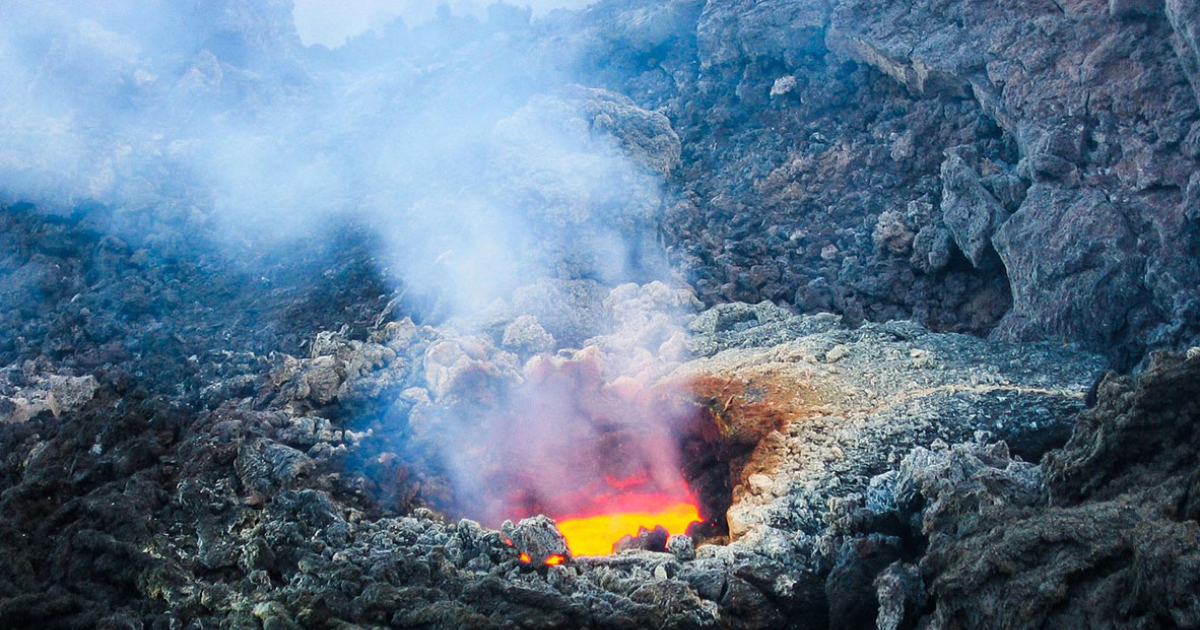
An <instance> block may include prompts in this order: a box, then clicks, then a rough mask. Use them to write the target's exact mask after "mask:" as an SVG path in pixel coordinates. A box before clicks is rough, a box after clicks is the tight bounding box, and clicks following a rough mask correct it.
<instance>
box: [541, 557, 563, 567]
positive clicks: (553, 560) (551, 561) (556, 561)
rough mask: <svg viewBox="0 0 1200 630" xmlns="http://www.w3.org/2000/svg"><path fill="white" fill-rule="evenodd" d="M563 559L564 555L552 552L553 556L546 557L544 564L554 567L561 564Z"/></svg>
mask: <svg viewBox="0 0 1200 630" xmlns="http://www.w3.org/2000/svg"><path fill="white" fill-rule="evenodd" d="M564 560H566V557H564V556H560V555H558V554H554V555H553V556H550V557H549V558H546V566H548V567H555V566H558V565H560V564H562V563H563V561H564Z"/></svg>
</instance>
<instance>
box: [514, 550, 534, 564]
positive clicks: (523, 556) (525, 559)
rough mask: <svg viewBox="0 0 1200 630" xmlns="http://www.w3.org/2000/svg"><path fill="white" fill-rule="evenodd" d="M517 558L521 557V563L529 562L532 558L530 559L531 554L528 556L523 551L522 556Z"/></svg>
mask: <svg viewBox="0 0 1200 630" xmlns="http://www.w3.org/2000/svg"><path fill="white" fill-rule="evenodd" d="M517 557H519V558H520V559H521V562H529V561H530V560H531V558H530V557H529V554H527V553H525V552H523V551H522V552H521V555H520V556H517Z"/></svg>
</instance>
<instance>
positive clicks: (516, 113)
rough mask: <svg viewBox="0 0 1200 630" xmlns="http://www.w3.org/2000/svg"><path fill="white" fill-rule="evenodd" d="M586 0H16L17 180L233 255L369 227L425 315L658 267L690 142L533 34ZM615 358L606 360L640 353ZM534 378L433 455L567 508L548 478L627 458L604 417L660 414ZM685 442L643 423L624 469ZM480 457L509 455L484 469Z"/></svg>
mask: <svg viewBox="0 0 1200 630" xmlns="http://www.w3.org/2000/svg"><path fill="white" fill-rule="evenodd" d="M583 4H585V3H582V2H578V1H575V2H571V1H565V2H558V3H554V2H538V3H534V4H533V6H531V7H530V6H514V5H508V4H502V3H496V4H489V5H487V6H484V5H483V4H482V3H478V2H459V3H451V4H448V5H447V4H434V3H423V2H392V3H388V2H379V1H375V2H359V3H351V4H345V5H338V6H337V7H332V6H330V5H328V3H316V2H298V3H296V4H295V5H294V6H293V4H292V3H291V2H286V1H283V2H276V1H267V2H261V3H250V2H233V1H228V2H215V3H213V2H185V3H178V2H149V3H148V2H142V1H137V2H134V1H132V0H128V1H122V2H111V3H91V4H86V5H82V6H74V5H72V4H68V3H36V4H35V3H15V2H10V3H5V4H4V5H2V6H0V25H2V26H0V66H2V67H3V68H4V69H5V72H4V73H3V74H2V75H0V191H2V194H3V197H2V199H3V200H4V201H7V202H15V201H28V202H31V203H33V204H35V205H36V206H37V207H38V209H39V210H38V211H40V212H46V213H51V214H54V213H74V214H78V213H80V212H85V213H88V214H89V215H91V216H89V218H88V220H89V221H90V222H91V223H92V224H93V225H96V226H98V227H99V229H101V230H102V231H107V232H112V233H116V234H119V235H121V236H122V237H123V238H125V239H127V240H132V241H133V242H135V243H137V244H139V245H141V244H146V241H147V235H148V234H149V233H150V232H152V227H151V226H153V225H155V224H158V223H166V224H170V225H171V226H172V227H173V228H174V229H175V230H176V231H177V232H179V233H182V234H183V235H184V237H185V238H187V239H191V240H193V241H194V242H195V246H196V247H200V248H208V247H211V248H212V249H213V250H214V251H217V252H219V253H220V254H221V255H222V256H225V257H227V258H231V259H234V260H242V261H252V260H254V255H255V253H256V252H258V251H260V250H262V249H264V248H273V249H285V250H286V249H292V250H295V251H297V252H303V250H304V249H305V248H306V247H308V246H309V245H308V243H310V242H312V241H314V240H320V238H321V235H322V234H323V233H324V231H326V230H330V229H338V228H339V227H342V226H346V225H350V226H354V227H355V228H356V229H364V230H365V231H366V233H368V234H370V235H372V238H371V240H372V241H373V242H374V243H376V244H377V247H378V249H377V251H376V252H375V257H374V258H375V261H376V264H377V266H378V268H379V271H380V272H381V274H382V275H383V277H385V278H386V279H388V280H390V281H392V282H393V283H394V290H395V291H396V293H397V294H399V295H403V296H406V300H407V302H406V303H407V304H418V305H424V306H423V307H422V308H423V312H424V313H425V314H426V315H428V317H425V318H424V319H425V320H426V321H429V322H431V323H438V322H443V321H446V320H448V319H457V320H463V319H466V320H472V319H478V317H477V316H478V314H479V313H480V312H483V311H486V310H487V309H489V308H493V307H494V304H495V303H496V301H497V300H501V301H503V300H504V299H511V296H512V295H513V293H514V290H517V289H518V288H520V287H529V286H532V285H535V284H537V283H538V282H540V281H545V280H546V279H558V280H588V281H598V282H599V283H601V284H603V285H608V286H613V285H615V284H617V283H620V282H624V281H628V280H643V281H644V280H649V279H654V278H659V277H664V274H665V272H664V271H663V270H662V268H661V266H660V264H659V263H658V262H657V259H656V257H655V256H654V254H653V251H654V249H655V248H654V246H653V245H652V243H650V240H651V239H649V238H648V237H647V236H646V235H648V234H651V233H652V232H651V230H649V229H647V227H648V226H650V225H651V224H652V221H653V219H654V217H655V216H656V215H657V213H658V212H659V211H660V209H661V208H662V206H663V204H664V198H663V180H664V177H665V176H667V175H669V174H670V172H671V171H672V170H673V169H674V168H676V167H677V165H678V161H679V153H680V148H679V140H678V138H677V137H676V136H675V134H674V132H673V131H672V130H671V128H670V125H669V123H668V122H667V120H666V118H665V117H663V116H662V115H660V114H657V113H654V112H649V111H645V110H642V109H640V108H638V107H636V106H635V105H633V103H632V102H631V101H629V100H628V99H626V98H624V97H621V96H618V95H615V94H612V93H609V92H605V91H603V90H598V89H590V88H587V87H584V86H581V85H577V84H575V81H574V78H573V76H572V73H571V68H570V62H569V58H570V54H569V51H566V50H560V49H555V48H554V45H553V43H552V44H546V41H550V42H554V41H555V40H554V39H553V38H538V37H535V35H536V34H537V33H538V31H539V29H540V28H542V25H543V22H542V21H541V20H542V19H554V14H553V13H552V12H551V13H549V14H547V12H548V11H550V10H551V9H554V8H556V7H558V6H560V5H562V6H581V5H583ZM538 16H545V17H544V18H543V17H538ZM535 42H539V43H536V44H535ZM149 244H150V245H153V243H149ZM285 262H286V259H285ZM246 264H251V263H249V262H247V263H246ZM525 295H527V296H528V295H531V293H530V292H529V291H526V292H525ZM532 295H535V296H536V297H534V298H532V299H534V300H536V301H540V302H541V303H540V304H538V305H537V310H539V311H540V312H543V313H556V314H557V315H558V316H560V317H561V316H563V311H567V310H570V309H579V308H581V306H580V303H579V302H578V301H571V300H570V299H568V298H570V297H571V291H570V290H568V291H565V292H562V291H560V292H558V293H555V292H549V293H546V292H540V293H539V292H536V291H535V292H533V293H532ZM558 298H563V300H562V301H557V300H558ZM526 301H527V302H528V301H529V300H528V299H527V300H526ZM566 316H567V317H568V318H569V317H574V315H569V314H568V315H566ZM458 330H459V331H460V332H462V333H463V334H466V335H470V334H472V333H474V332H477V330H475V329H473V324H469V323H468V324H466V325H465V327H459V328H458ZM555 332H559V331H555ZM664 340H665V338H664V335H662V334H659V335H658V336H657V337H656V338H655V339H653V340H651V341H652V342H653V345H651V346H650V347H651V349H654V348H657V347H658V345H659V344H661V343H662V342H663V341H664ZM583 341H584V339H583V338H570V337H564V335H563V334H562V333H561V332H559V339H558V342H559V345H576V346H578V345H579V344H580V343H582V342H583ZM553 349H554V348H553V347H549V346H548V347H544V348H541V350H542V351H549V350H553ZM437 359H438V357H436V356H435V357H431V359H430V360H431V361H436V360H437ZM611 359H615V360H616V362H615V363H610V365H609V366H608V367H606V369H607V370H609V371H610V372H612V373H610V374H607V375H606V376H607V377H608V378H615V377H616V376H619V375H621V370H620V368H619V367H613V366H616V365H619V364H620V363H621V362H622V361H625V359H627V357H613V358H611ZM597 369H599V368H597ZM513 373H514V374H515V373H516V372H513ZM520 380H521V378H520V377H517V378H516V380H515V381H514V382H519V381H520ZM544 382H546V383H548V385H547V386H546V389H539V387H537V386H531V385H528V384H526V385H524V386H521V387H520V388H519V389H515V390H512V391H509V392H506V393H504V394H503V395H502V396H501V399H500V400H498V401H497V402H496V404H497V408H496V409H495V410H490V411H489V410H483V411H480V410H479V409H478V408H475V409H473V410H472V411H471V412H470V414H465V412H464V414H460V417H450V418H447V419H444V425H445V427H449V429H448V430H449V431H451V432H460V431H467V432H475V433H477V434H478V435H479V436H482V437H483V439H482V440H476V444H477V448H475V449H474V450H467V449H461V448H458V447H457V446H455V447H453V448H450V449H447V451H446V452H445V453H443V454H442V455H443V459H444V465H445V466H446V469H447V470H448V471H449V473H450V474H451V476H452V477H455V478H456V480H455V481H456V483H455V487H456V490H457V491H458V492H459V493H460V494H462V493H465V494H468V495H477V496H476V498H475V499H471V498H470V497H468V498H467V499H466V501H468V502H472V501H473V502H475V503H480V504H482V503H488V504H489V505H490V504H494V503H495V502H496V501H497V499H499V500H500V502H501V503H504V502H505V501H507V500H508V499H506V498H505V497H508V496H521V495H523V493H524V494H525V495H529V494H530V493H532V495H534V496H532V497H531V498H529V497H527V498H526V499H521V501H525V502H526V503H527V504H528V505H529V506H531V509H540V508H541V507H551V508H555V509H557V510H558V511H559V512H563V511H568V512H569V511H571V510H572V504H571V503H570V502H564V501H561V500H556V498H555V497H554V496H553V495H554V494H555V493H556V491H557V490H560V489H561V490H563V491H576V492H577V491H578V490H580V489H581V488H583V487H587V485H588V483H589V482H599V481H601V478H602V477H603V476H604V475H605V474H608V473H609V472H611V470H610V469H611V468H612V467H611V466H607V467H606V465H604V464H602V463H601V462H600V460H602V459H605V458H610V457H613V456H614V455H613V454H612V453H607V452H606V451H605V449H606V448H608V447H606V446H604V444H603V443H604V441H605V439H604V438H603V435H602V434H603V433H605V432H606V431H610V430H612V429H611V428H606V427H607V424H606V425H605V426H593V424H591V423H592V421H593V420H597V419H599V420H597V421H602V422H603V423H610V424H612V423H615V424H613V426H619V427H623V428H622V430H623V431H626V432H630V431H633V429H632V428H630V425H631V423H635V422H643V423H647V422H648V423H653V422H654V421H655V419H654V418H649V417H647V418H640V417H624V418H618V417H611V416H612V413H611V411H610V412H608V416H605V417H601V416H604V414H598V413H596V412H587V413H583V412H581V411H579V410H578V409H577V407H578V406H579V405H581V404H583V405H588V404H590V405H596V404H598V403H597V401H598V400H601V399H602V398H603V397H604V396H609V397H611V396H612V395H611V394H607V393H604V394H602V393H601V390H602V388H603V383H602V382H601V381H597V380H595V379H591V380H587V381H586V383H584V384H583V385H580V386H576V387H569V386H565V385H563V383H562V379H545V381H544ZM510 385H511V383H510ZM452 416H453V414H452ZM576 416H579V417H578V418H576ZM663 420H664V421H666V420H671V419H670V418H664V419H663ZM485 425H486V426H485ZM568 425H570V426H571V427H574V428H568ZM506 426H516V427H519V429H520V430H516V431H514V430H508V429H506V428H505V427H506ZM662 429H663V428H662V427H657V428H656V427H645V430H646V432H647V434H648V435H649V434H655V435H656V434H657V432H661V430H662ZM659 437H661V436H659ZM436 441H441V442H447V441H449V442H454V439H453V436H452V435H443V436H441V437H440V438H439V439H438V440H435V442H436ZM610 441H611V440H610ZM669 445H670V440H669V439H657V438H656V439H655V440H653V441H652V442H649V441H646V440H642V446H640V447H638V449H637V452H636V453H634V454H633V455H623V457H626V458H628V457H633V458H634V459H635V460H637V461H634V462H632V463H629V462H626V463H625V464H622V465H623V466H625V468H627V469H628V470H627V473H628V474H625V473H622V474H621V475H619V476H621V477H622V478H624V477H629V478H633V477H638V478H641V479H643V485H646V484H648V485H649V486H650V489H651V490H653V489H655V487H656V486H663V485H665V486H670V488H671V489H672V490H673V491H677V490H678V489H679V487H680V486H681V482H680V481H679V479H678V472H677V470H676V471H675V472H671V471H670V470H665V471H664V468H666V469H670V468H672V467H673V466H674V464H675V460H674V454H672V453H669V451H670V448H669ZM610 450H611V449H610ZM581 458H582V459H581ZM481 460H488V461H491V462H493V463H496V462H499V464H497V466H499V468H497V469H493V470H492V471H490V472H489V473H488V475H486V477H487V479H484V480H480V479H477V478H476V477H480V474H479V473H480V469H479V462H480V461H481ZM580 461H590V462H591V464H588V465H586V466H584V467H582V468H581V467H580V466H579V462H580ZM503 462H511V463H512V465H513V468H512V469H511V470H507V471H506V470H503V467H504V463H503ZM567 471H571V472H572V474H571V475H566V472H567ZM568 477H570V478H569V479H568ZM580 477H586V478H580ZM646 479H649V481H645V480H646ZM663 480H666V481H663ZM660 481H662V483H659V482H660ZM482 496H486V497H488V501H486V502H483V501H480V500H479V499H480V497H482ZM588 500H589V501H590V498H589V499H588ZM534 506H535V507H534ZM510 507H511V506H507V505H501V506H499V507H496V508H494V509H492V508H489V509H488V514H490V515H501V514H512V513H513V511H512V510H511V509H509V508H510ZM591 507H593V506H591V505H590V504H589V508H591ZM581 509H582V508H581Z"/></svg>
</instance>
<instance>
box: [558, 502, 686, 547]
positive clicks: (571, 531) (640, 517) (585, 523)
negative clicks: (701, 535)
mask: <svg viewBox="0 0 1200 630" xmlns="http://www.w3.org/2000/svg"><path fill="white" fill-rule="evenodd" d="M660 505H661V507H653V506H643V507H642V508H641V509H635V510H630V511H620V512H612V513H605V514H596V515H592V516H578V517H572V518H562V519H558V531H560V532H562V535H563V538H565V539H566V541H567V547H568V548H569V549H570V550H571V554H572V555H575V556H602V555H606V554H610V553H612V552H613V545H614V544H615V543H616V542H617V541H618V540H620V539H621V538H622V537H623V536H626V535H629V536H637V535H638V530H639V529H641V528H645V529H654V528H655V527H657V526H660V525H661V526H662V527H663V528H664V529H666V530H667V531H668V532H670V533H671V534H672V535H674V534H683V533H685V532H686V531H687V528H688V526H689V525H691V524H692V523H696V522H699V521H701V520H703V519H701V518H700V510H699V508H697V507H696V505H695V504H693V503H689V502H686V501H679V502H674V503H672V502H665V503H662V504H660Z"/></svg>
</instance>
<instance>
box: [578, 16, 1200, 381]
mask: <svg viewBox="0 0 1200 630" xmlns="http://www.w3.org/2000/svg"><path fill="white" fill-rule="evenodd" d="M668 4H670V5H671V6H672V7H675V10H676V12H677V13H678V11H679V10H680V9H679V7H682V6H688V3H668ZM1185 5H1187V6H1185ZM634 6H636V5H635V3H616V2H614V3H608V4H607V5H606V10H605V11H604V12H601V11H600V10H599V9H597V10H595V11H594V16H593V17H594V18H595V19H596V20H599V22H600V25H599V26H597V25H595V24H594V23H589V22H587V21H586V20H583V21H582V24H586V25H589V26H591V27H592V28H606V27H607V26H608V25H610V24H627V23H628V21H630V20H632V19H633V16H634V15H640V14H639V13H637V11H640V10H641V9H635V8H633V7H634ZM1188 6H1190V5H1188V3H1184V2H1167V3H1165V4H1164V3H1161V2H1159V3H1155V2H1115V1H1114V2H1110V3H1107V4H1105V3H1085V2H1068V3H1057V4H1056V3H1041V4H1038V3H1033V4H1029V3H1001V4H998V5H995V6H990V5H989V6H987V7H980V6H978V5H977V4H976V3H969V2H959V3H949V4H946V3H934V2H926V3H923V2H918V3H915V4H913V3H895V2H890V1H886V0H851V1H837V2H829V3H824V2H807V3H774V4H772V3H768V4H763V3H753V6H751V4H750V3H742V2H737V1H734V0H712V1H709V2H706V3H703V7H702V9H701V10H700V11H699V13H698V15H697V17H696V22H695V27H694V32H693V31H692V28H691V27H690V26H680V37H679V39H678V40H677V41H676V43H675V47H674V48H672V49H671V50H670V51H669V52H661V53H655V54H658V55H659V57H657V58H660V59H661V60H662V64H663V68H664V69H663V70H661V71H650V70H642V69H639V68H637V67H636V66H634V65H632V64H630V65H627V66H622V67H623V68H624V69H626V70H628V72H629V73H631V74H632V75H633V76H634V77H635V78H633V79H629V78H622V77H620V76H617V75H614V73H613V72H612V71H611V68H610V69H609V71H608V72H607V73H600V74H599V75H598V76H599V77H600V78H601V79H602V80H605V81H607V82H609V83H612V84H615V85H617V86H618V88H619V89H620V91H623V92H625V93H628V94H631V95H632V96H633V97H634V99H635V100H637V101H639V102H641V103H646V104H650V105H657V106H659V107H662V108H664V109H665V110H666V111H668V112H669V113H670V116H671V119H672V123H673V125H674V127H675V128H676V131H677V132H678V133H679V135H680V137H681V139H682V140H683V145H684V155H685V160H684V162H685V168H684V169H683V170H682V171H681V172H680V175H679V176H678V177H676V181H677V183H678V184H679V186H680V188H681V189H682V190H683V192H684V193H685V194H684V200H683V201H681V202H679V203H678V204H677V205H676V206H675V207H674V208H672V209H671V211H670V212H669V213H668V216H667V217H666V221H665V224H666V225H665V229H666V230H667V232H668V234H669V235H670V236H671V242H670V246H671V248H672V253H673V255H674V257H675V260H676V261H677V263H678V264H679V265H680V266H682V267H684V268H685V269H687V270H688V271H689V273H691V274H692V277H693V279H694V283H695V286H696V287H697V289H698V292H699V294H700V296H701V297H702V299H704V300H705V301H706V302H708V303H713V302H720V301H727V300H731V299H739V300H743V301H747V302H751V303H753V302H757V301H759V300H761V299H769V300H772V301H775V302H791V303H793V304H794V305H795V306H796V307H797V308H799V309H800V310H805V311H820V310H833V311H836V312H839V313H843V314H845V315H847V316H848V317H850V318H851V319H852V320H857V319H859V318H866V319H872V320H881V321H882V320H887V319H895V318H915V319H917V320H918V321H921V322H923V323H926V324H928V325H930V326H933V327H935V328H939V329H941V328H948V329H952V330H967V331H972V332H976V333H991V334H994V335H995V336H996V338H998V339H1031V338H1037V339H1047V338H1061V339H1070V340H1077V341H1081V342H1085V343H1088V344H1090V345H1091V346H1092V347H1093V348H1095V349H1097V350H1101V351H1104V352H1106V353H1109V354H1110V356H1112V357H1113V358H1114V359H1116V360H1117V361H1118V362H1119V363H1121V364H1123V365H1131V364H1134V363H1137V362H1138V361H1139V360H1141V359H1142V358H1143V357H1144V355H1145V350H1146V349H1147V348H1148V347H1160V346H1163V345H1175V346H1177V347H1180V348H1183V347H1187V346H1189V345H1194V343H1195V342H1194V339H1195V338H1196V335H1197V333H1198V330H1197V328H1196V316H1195V313H1194V306H1192V305H1193V304H1194V303H1195V302H1196V299H1197V296H1196V293H1195V291H1194V290H1193V289H1191V288H1190V286H1192V285H1195V284H1196V282H1195V279H1196V278H1197V277H1200V274H1198V271H1200V270H1198V269H1197V268H1196V265H1195V262H1194V251H1195V247H1196V244H1195V240H1194V237H1193V234H1194V233H1195V225H1196V224H1195V218H1194V215H1195V211H1194V208H1195V207H1196V199H1195V196H1194V195H1192V194H1191V193H1188V192H1187V191H1188V190H1192V189H1196V187H1197V185H1196V184H1194V181H1193V179H1194V178H1193V174H1194V173H1195V172H1196V170H1197V162H1196V159H1197V155H1198V154H1197V152H1196V151H1195V150H1194V149H1193V148H1192V145H1193V144H1194V143H1193V140H1194V138H1193V136H1196V135H1197V133H1196V132H1195V131H1194V130H1193V127H1194V126H1195V125H1196V121H1197V120H1200V109H1198V108H1197V99H1196V98H1195V94H1194V92H1193V89H1192V85H1190V84H1189V81H1191V82H1192V83H1193V84H1194V82H1195V81H1194V76H1195V71H1194V67H1195V65H1196V53H1195V50H1196V47H1195V45H1194V42H1193V41H1192V40H1194V39H1195V37H1194V30H1195V28H1194V26H1195V22H1196V20H1195V16H1194V15H1192V13H1194V10H1193V9H1190V8H1188ZM663 10H664V11H665V10H666V9H663ZM617 32H622V31H620V30H619V29H618V30H617ZM693 37H694V39H693ZM693 45H694V49H693V48H692V46H693ZM585 50H586V49H585ZM583 56H584V57H585V58H586V57H587V55H586V54H584V55H583ZM689 64H690V65H689ZM584 65H585V67H586V65H587V64H586V59H585V61H584ZM760 129H770V130H771V132H770V133H762V132H760V131H757V130H760ZM943 155H948V156H949V157H946V158H945V159H943ZM688 165H691V168H689V167H688ZM1197 181H1200V180H1197ZM864 213H865V215H864ZM864 216H865V217H866V219H865V220H863V217H864ZM898 219H899V220H898ZM901 225H902V226H903V227H904V228H905V229H904V231H906V232H911V233H912V234H913V238H912V241H911V247H912V249H911V250H909V249H908V245H906V244H904V243H905V240H906V239H905V238H903V237H901V236H900V234H902V233H903V232H901V231H898V228H899V227H900V226H901ZM751 226H753V228H752V227H751ZM893 233H894V234H896V235H897V236H891V234H893ZM947 236H950V237H952V240H953V243H947V240H946V237H947ZM993 250H995V251H997V252H999V253H1000V254H1001V256H1000V257H999V259H997V258H996V256H995V254H994V253H993ZM1189 252H1192V253H1189ZM910 253H911V256H910ZM960 254H961V258H960V257H959V255H960ZM963 259H965V262H967V263H969V267H964V265H962V264H960V263H959V262H958V261H960V260H963ZM1101 278H1103V279H1101ZM1185 279H1186V280H1185ZM1117 285H1119V286H1120V288H1114V287H1115V286H1117ZM1185 295H1186V297H1184V296H1185ZM1010 299H1011V302H1010Z"/></svg>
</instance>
